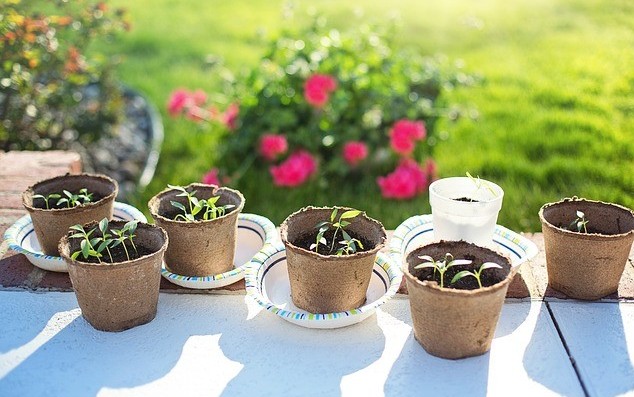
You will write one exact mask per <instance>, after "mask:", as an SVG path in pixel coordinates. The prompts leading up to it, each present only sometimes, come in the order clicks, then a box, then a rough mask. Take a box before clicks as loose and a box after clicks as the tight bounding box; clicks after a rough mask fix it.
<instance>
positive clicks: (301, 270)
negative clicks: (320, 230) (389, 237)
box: [280, 207, 386, 313]
mask: <svg viewBox="0 0 634 397" xmlns="http://www.w3.org/2000/svg"><path fill="white" fill-rule="evenodd" d="M333 209H334V207H323V208H316V207H305V208H302V209H301V210H299V211H298V212H295V213H293V214H292V215H290V216H289V217H288V218H286V220H285V221H284V223H282V226H281V228H280V231H281V236H282V242H283V243H284V246H285V247H286V260H287V265H288V276H289V279H290V284H291V298H292V300H293V303H294V304H295V306H297V307H299V308H301V309H304V310H306V311H308V312H310V313H336V312H342V311H347V310H352V309H355V308H358V307H359V306H361V305H363V303H364V302H365V297H366V292H367V290H368V284H369V283H370V276H371V275H372V268H373V267H374V260H375V258H376V254H377V253H378V252H379V251H380V250H381V249H382V248H383V246H384V245H385V240H386V234H385V229H384V228H383V225H382V224H381V223H380V222H378V221H376V220H374V219H372V218H369V217H368V216H366V215H365V214H360V215H358V216H357V217H356V218H353V219H348V221H350V222H351V224H350V225H349V226H347V227H346V229H345V230H346V231H347V232H348V233H350V234H351V235H352V237H356V238H360V237H363V238H364V239H366V240H367V241H369V242H370V243H371V244H370V246H367V247H365V249H367V251H363V252H358V253H355V254H352V255H343V256H336V255H321V254H318V253H316V252H314V251H310V250H307V249H304V248H301V247H298V246H296V245H295V244H293V243H294V242H296V241H297V240H298V239H300V238H301V237H302V236H304V235H306V234H308V233H311V234H314V235H316V233H317V230H316V229H315V225H316V224H317V223H319V222H321V221H325V220H329V219H330V214H331V213H332V211H333ZM349 209H350V208H341V211H346V210H349ZM341 211H340V212H339V214H341V213H342V212H341Z"/></svg>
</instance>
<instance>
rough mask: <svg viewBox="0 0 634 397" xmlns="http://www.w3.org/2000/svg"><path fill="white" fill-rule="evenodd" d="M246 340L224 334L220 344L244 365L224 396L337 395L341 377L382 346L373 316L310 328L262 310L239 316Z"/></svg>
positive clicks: (373, 356)
mask: <svg viewBox="0 0 634 397" xmlns="http://www.w3.org/2000/svg"><path fill="white" fill-rule="evenodd" d="M240 327H241V328H242V329H243V330H245V332H246V334H248V335H249V337H248V338H244V337H240V336H238V335H236V334H235V333H232V332H227V333H223V334H222V336H221V337H220V342H219V343H220V347H221V349H222V352H223V353H224V355H225V356H226V357H227V358H229V359H230V360H234V361H237V362H240V363H241V364H242V365H243V366H244V367H243V368H242V370H241V371H240V373H239V374H238V375H237V376H235V377H234V378H233V379H232V380H231V381H230V383H229V384H228V385H227V387H226V388H225V390H224V392H223V395H224V396H234V395H253V396H257V395H261V394H262V392H263V390H266V393H265V394H266V395H271V396H288V395H302V396H310V395H315V396H332V395H340V394H341V381H342V378H343V377H344V376H346V375H348V374H351V373H354V372H356V371H359V370H361V369H363V368H365V367H367V366H369V365H370V364H372V363H373V362H375V361H376V360H378V359H379V358H380V357H381V355H382V353H383V351H384V349H385V337H384V334H383V331H382V330H381V329H380V328H379V326H378V325H377V319H376V316H371V317H370V318H368V319H366V320H364V321H363V322H361V323H359V324H355V325H352V326H348V327H344V328H339V329H331V330H328V329H325V330H315V329H308V328H303V327H300V326H297V325H294V324H291V323H289V322H287V321H284V320H283V319H281V318H278V317H277V316H275V315H274V314H272V313H268V312H267V311H265V310H262V311H260V312H259V313H258V314H257V315H256V316H255V317H253V318H251V319H249V320H243V323H242V324H241V325H240Z"/></svg>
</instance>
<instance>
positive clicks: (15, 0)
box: [0, 0, 128, 150]
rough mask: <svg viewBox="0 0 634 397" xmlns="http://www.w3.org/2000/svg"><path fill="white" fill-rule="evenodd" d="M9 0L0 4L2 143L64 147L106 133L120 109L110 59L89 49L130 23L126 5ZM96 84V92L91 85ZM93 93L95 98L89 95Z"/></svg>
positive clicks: (6, 145) (83, 0) (5, 147)
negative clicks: (120, 7) (119, 7)
mask: <svg viewBox="0 0 634 397" xmlns="http://www.w3.org/2000/svg"><path fill="white" fill-rule="evenodd" d="M42 8H43V7H42V4H40V3H39V2H29V1H24V2H22V1H20V0H12V1H8V2H7V1H4V2H3V3H2V9H1V10H0V71H1V73H0V148H1V149H3V150H12V149H30V150H33V149H35V150H38V149H40V150H41V149H48V148H65V147H66V146H65V145H67V144H68V143H69V142H73V141H77V140H78V141H80V143H89V142H92V141H95V140H96V139H97V138H99V136H100V135H101V134H104V133H109V132H110V131H109V129H108V127H109V126H110V125H112V124H114V123H115V122H116V121H117V119H118V117H119V116H120V115H121V114H122V111H123V99H122V98H123V97H122V93H121V91H120V88H119V85H118V83H117V82H116V81H115V80H114V78H113V76H112V64H110V63H107V62H104V61H102V60H101V59H100V58H99V57H89V56H87V55H86V54H85V52H86V50H87V48H88V46H89V44H90V43H91V41H93V40H94V39H95V38H96V37H100V38H104V37H108V36H109V35H111V34H113V33H114V32H117V31H120V30H123V29H127V28H128V25H127V22H126V21H125V20H124V14H123V12H122V11H121V10H113V11H110V10H108V7H107V6H106V5H105V3H103V2H99V3H97V2H93V1H88V0H74V1H70V2H67V1H51V2H48V3H47V6H46V7H44V8H45V9H47V10H49V12H42ZM90 83H95V84H98V86H99V89H98V90H92V91H90V93H93V92H94V91H98V94H97V95H92V96H91V95H89V92H88V91H87V90H86V87H87V85H88V84H90ZM89 96H90V98H88V97H89Z"/></svg>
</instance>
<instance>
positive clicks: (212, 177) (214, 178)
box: [202, 168, 220, 186]
mask: <svg viewBox="0 0 634 397" xmlns="http://www.w3.org/2000/svg"><path fill="white" fill-rule="evenodd" d="M202 182H203V183H206V184H208V185H216V186H220V179H218V168H212V169H210V170H209V171H208V172H207V173H206V174H205V175H203V180H202Z"/></svg>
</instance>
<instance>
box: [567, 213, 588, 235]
mask: <svg viewBox="0 0 634 397" xmlns="http://www.w3.org/2000/svg"><path fill="white" fill-rule="evenodd" d="M587 224H588V220H587V219H586V214H584V213H583V212H581V211H579V210H577V218H576V219H575V220H574V221H572V223H570V226H569V227H568V228H569V229H570V230H573V231H574V229H573V227H576V228H577V232H579V233H588V228H587V226H586V225H587ZM582 230H583V231H582Z"/></svg>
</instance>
